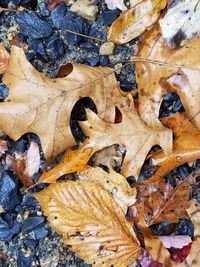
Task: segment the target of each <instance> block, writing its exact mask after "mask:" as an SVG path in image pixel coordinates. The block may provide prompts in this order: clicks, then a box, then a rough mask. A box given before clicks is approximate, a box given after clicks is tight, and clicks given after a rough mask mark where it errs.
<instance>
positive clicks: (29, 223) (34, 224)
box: [22, 216, 45, 233]
mask: <svg viewBox="0 0 200 267" xmlns="http://www.w3.org/2000/svg"><path fill="white" fill-rule="evenodd" d="M44 223H45V218H44V217H43V216H32V217H28V218H27V219H26V220H24V222H23V224H22V231H23V232H24V233H28V232H31V231H33V230H35V229H36V228H38V227H40V226H43V225H44Z"/></svg>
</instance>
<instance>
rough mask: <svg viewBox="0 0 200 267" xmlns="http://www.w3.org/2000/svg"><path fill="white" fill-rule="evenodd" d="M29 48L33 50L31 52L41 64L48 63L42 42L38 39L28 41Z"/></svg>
mask: <svg viewBox="0 0 200 267" xmlns="http://www.w3.org/2000/svg"><path fill="white" fill-rule="evenodd" d="M28 44H29V47H30V48H31V49H33V51H34V52H35V55H36V57H37V58H38V59H40V60H41V61H43V62H47V61H48V56H47V53H46V50H45V47H44V44H43V42H42V40H40V39H32V40H30V41H29V43H28Z"/></svg>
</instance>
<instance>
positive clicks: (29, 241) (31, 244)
mask: <svg viewBox="0 0 200 267" xmlns="http://www.w3.org/2000/svg"><path fill="white" fill-rule="evenodd" d="M37 244H38V241H37V240H35V239H32V238H27V239H25V240H24V245H25V246H26V247H27V248H30V249H31V250H33V249H34V248H35V247H36V246H37Z"/></svg>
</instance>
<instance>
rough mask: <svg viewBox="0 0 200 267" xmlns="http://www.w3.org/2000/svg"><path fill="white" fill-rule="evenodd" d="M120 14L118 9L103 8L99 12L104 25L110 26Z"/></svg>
mask: <svg viewBox="0 0 200 267" xmlns="http://www.w3.org/2000/svg"><path fill="white" fill-rule="evenodd" d="M119 15H120V10H119V9H113V10H109V9H105V10H103V11H102V12H101V14H100V18H101V21H102V23H103V24H104V25H106V26H110V25H111V24H112V23H113V22H114V21H115V20H116V19H117V18H118V17H119Z"/></svg>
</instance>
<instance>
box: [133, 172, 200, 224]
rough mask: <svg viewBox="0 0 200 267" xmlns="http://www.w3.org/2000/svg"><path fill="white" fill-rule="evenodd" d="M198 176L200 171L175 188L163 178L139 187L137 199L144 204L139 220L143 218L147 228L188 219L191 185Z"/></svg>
mask: <svg viewBox="0 0 200 267" xmlns="http://www.w3.org/2000/svg"><path fill="white" fill-rule="evenodd" d="M199 175H200V171H195V172H193V173H192V174H190V175H189V176H188V177H187V178H185V180H184V181H182V182H179V183H178V185H177V186H176V187H175V188H174V187H172V186H171V185H170V184H168V183H166V181H165V179H164V178H163V179H161V180H160V181H159V182H157V183H154V184H149V185H145V186H141V188H140V193H139V195H138V199H139V201H141V202H142V203H143V204H144V210H142V214H139V218H141V217H143V219H144V220H145V223H146V224H147V225H148V226H150V225H152V224H157V223H160V222H162V221H164V220H167V221H169V222H170V223H177V222H178V221H179V219H181V218H184V219H185V218H188V215H187V212H186V209H187V208H188V207H189V200H190V198H191V185H193V184H195V183H196V179H195V178H196V177H197V176H199Z"/></svg>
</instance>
